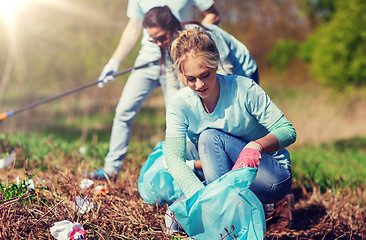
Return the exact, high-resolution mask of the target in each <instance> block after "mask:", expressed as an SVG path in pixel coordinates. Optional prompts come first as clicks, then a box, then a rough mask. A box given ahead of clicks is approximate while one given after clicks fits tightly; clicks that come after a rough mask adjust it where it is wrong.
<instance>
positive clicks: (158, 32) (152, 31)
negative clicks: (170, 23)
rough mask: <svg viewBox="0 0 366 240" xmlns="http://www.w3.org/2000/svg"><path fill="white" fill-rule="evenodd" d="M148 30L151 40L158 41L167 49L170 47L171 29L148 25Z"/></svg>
mask: <svg viewBox="0 0 366 240" xmlns="http://www.w3.org/2000/svg"><path fill="white" fill-rule="evenodd" d="M146 31H147V33H148V34H149V35H150V39H149V41H150V42H152V43H156V44H157V45H158V46H159V47H161V48H163V49H165V50H167V49H168V46H169V40H170V36H171V34H170V32H169V31H166V30H163V29H162V28H161V27H151V28H150V27H146Z"/></svg>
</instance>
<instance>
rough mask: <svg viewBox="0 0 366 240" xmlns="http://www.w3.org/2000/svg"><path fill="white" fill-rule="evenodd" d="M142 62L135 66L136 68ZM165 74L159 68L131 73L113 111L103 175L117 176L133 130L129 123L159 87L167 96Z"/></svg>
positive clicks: (153, 67)
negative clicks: (104, 173)
mask: <svg viewBox="0 0 366 240" xmlns="http://www.w3.org/2000/svg"><path fill="white" fill-rule="evenodd" d="M140 64H143V62H138V61H137V62H136V64H135V65H136V66H138V65H140ZM165 81H166V78H165V73H162V72H161V67H160V65H158V64H154V65H149V66H148V67H145V68H141V69H138V70H134V71H132V72H131V75H130V76H129V78H128V80H127V82H126V84H125V86H124V88H123V92H122V95H121V98H120V100H119V102H118V105H117V107H116V112H115V116H114V120H113V126H112V132H111V138H110V143H109V153H108V154H107V156H106V158H105V165H104V169H103V170H104V171H105V172H106V173H108V174H116V173H118V171H119V170H121V168H122V164H123V159H124V158H125V156H126V153H127V149H128V143H129V141H130V135H131V130H132V122H133V119H134V117H135V116H136V114H137V113H138V111H139V110H140V108H141V105H142V104H143V102H144V101H145V100H146V98H147V97H148V96H149V95H150V94H151V93H152V91H154V90H155V89H156V88H158V87H159V86H162V89H163V93H164V96H166V82H165Z"/></svg>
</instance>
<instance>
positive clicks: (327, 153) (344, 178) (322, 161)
mask: <svg viewBox="0 0 366 240" xmlns="http://www.w3.org/2000/svg"><path fill="white" fill-rule="evenodd" d="M65 139H68V138H64V137H59V136H57V135H54V134H42V133H28V134H24V133H15V134H0V147H1V154H0V156H2V157H6V156H7V155H8V154H9V153H10V152H11V151H13V150H17V151H19V150H20V149H21V154H20V155H19V156H18V157H17V163H16V168H23V167H24V166H23V165H24V164H25V162H28V167H29V168H34V169H37V170H40V171H47V170H48V169H50V166H49V165H50V160H52V161H51V165H53V164H54V165H57V161H58V160H59V159H60V160H61V158H65V157H66V158H67V159H72V158H78V159H79V160H80V161H83V160H85V162H86V164H87V167H90V168H91V167H101V166H102V164H103V159H104V157H105V155H106V153H107V152H108V144H109V142H108V141H107V140H105V141H101V142H98V143H97V144H95V143H93V141H92V140H90V141H87V142H81V141H80V140H78V139H75V140H73V141H72V140H65ZM70 139H72V138H71V137H70ZM155 144H156V142H155V141H154V142H153V141H149V140H145V141H139V142H136V141H132V142H131V144H130V148H129V153H128V155H127V158H126V161H129V162H130V164H131V168H139V167H140V166H141V164H142V163H143V162H144V161H145V160H146V158H147V156H148V155H149V154H150V153H151V152H152V149H153V148H154V146H155ZM80 147H85V148H86V153H85V154H82V153H80V152H79V149H80ZM291 159H292V169H293V176H294V186H302V185H304V186H305V187H307V188H309V189H311V188H312V187H313V186H317V187H320V189H321V190H323V191H325V190H326V189H329V188H331V189H334V188H336V189H340V190H342V189H343V188H351V189H354V188H356V187H358V186H360V185H361V186H366V168H365V167H364V166H365V162H364V161H365V159H366V139H365V138H351V139H345V140H341V141H336V142H330V143H326V144H321V145H319V146H315V147H314V146H311V147H310V146H301V147H298V148H295V149H292V150H291ZM136 170H138V169H136Z"/></svg>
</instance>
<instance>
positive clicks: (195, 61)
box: [180, 56, 220, 100]
mask: <svg viewBox="0 0 366 240" xmlns="http://www.w3.org/2000/svg"><path fill="white" fill-rule="evenodd" d="M216 71H217V67H216V68H208V67H206V66H205V65H204V64H203V62H202V61H201V59H199V58H194V57H191V56H187V58H186V59H185V60H184V61H183V62H182V64H181V71H180V75H181V78H182V80H183V83H184V84H185V85H187V86H189V87H190V88H191V89H192V90H193V91H194V92H196V93H197V94H198V95H199V96H200V97H201V99H203V100H215V99H218V97H219V94H220V86H219V83H218V80H217V77H216Z"/></svg>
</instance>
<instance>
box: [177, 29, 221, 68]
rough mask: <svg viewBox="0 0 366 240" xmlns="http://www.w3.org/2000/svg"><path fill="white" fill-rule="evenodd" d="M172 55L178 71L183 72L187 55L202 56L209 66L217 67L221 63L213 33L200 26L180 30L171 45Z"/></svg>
mask: <svg viewBox="0 0 366 240" xmlns="http://www.w3.org/2000/svg"><path fill="white" fill-rule="evenodd" d="M171 56H172V59H173V66H174V69H175V71H176V72H177V73H178V72H182V69H181V67H182V66H181V65H182V62H184V60H185V59H186V58H187V56H191V57H196V58H200V59H201V60H202V62H203V63H204V64H205V66H206V67H208V68H216V67H218V66H219V64H220V63H221V61H220V54H219V51H218V49H217V47H216V44H215V42H214V41H213V39H212V38H211V35H210V34H209V33H208V32H206V31H204V30H202V29H200V28H198V27H197V28H193V29H190V30H182V31H181V32H180V34H179V36H178V37H177V38H176V39H175V40H174V41H173V43H172V45H171Z"/></svg>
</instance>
